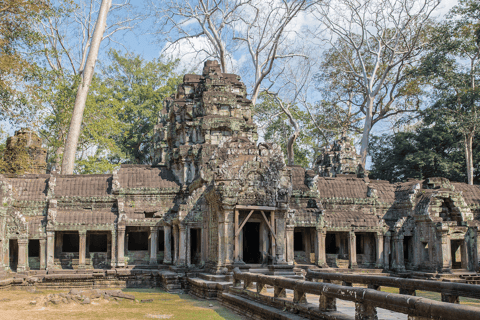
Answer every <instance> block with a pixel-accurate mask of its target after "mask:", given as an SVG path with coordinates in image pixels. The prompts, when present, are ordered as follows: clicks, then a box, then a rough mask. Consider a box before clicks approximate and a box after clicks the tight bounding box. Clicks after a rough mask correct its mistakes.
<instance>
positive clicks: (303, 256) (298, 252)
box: [293, 227, 316, 264]
mask: <svg viewBox="0 0 480 320" xmlns="http://www.w3.org/2000/svg"><path fill="white" fill-rule="evenodd" d="M315 240H316V229H315V228H313V227H296V228H295V229H294V233H293V252H294V259H295V262H296V263H300V264H312V263H315Z"/></svg>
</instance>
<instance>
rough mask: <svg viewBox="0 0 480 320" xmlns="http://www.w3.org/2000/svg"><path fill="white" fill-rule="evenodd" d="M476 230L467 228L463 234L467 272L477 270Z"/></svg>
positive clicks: (475, 228)
mask: <svg viewBox="0 0 480 320" xmlns="http://www.w3.org/2000/svg"><path fill="white" fill-rule="evenodd" d="M477 238H478V230H477V227H468V230H467V233H466V234H465V248H466V250H467V270H468V271H476V270H477V269H478V252H477V247H478V242H477Z"/></svg>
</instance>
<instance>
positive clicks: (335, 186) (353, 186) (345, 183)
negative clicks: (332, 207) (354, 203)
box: [317, 176, 368, 199]
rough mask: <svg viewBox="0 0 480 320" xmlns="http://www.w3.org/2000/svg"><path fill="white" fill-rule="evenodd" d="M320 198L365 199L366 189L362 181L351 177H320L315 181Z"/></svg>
mask: <svg viewBox="0 0 480 320" xmlns="http://www.w3.org/2000/svg"><path fill="white" fill-rule="evenodd" d="M317 186H318V192H319V194H320V198H350V199H359V198H367V191H368V187H367V185H366V184H365V181H364V180H363V179H359V178H356V177H354V176H352V177H345V176H343V177H336V178H328V177H325V178H323V177H320V178H318V180H317Z"/></svg>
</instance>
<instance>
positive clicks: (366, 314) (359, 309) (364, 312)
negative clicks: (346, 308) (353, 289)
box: [355, 302, 378, 320]
mask: <svg viewBox="0 0 480 320" xmlns="http://www.w3.org/2000/svg"><path fill="white" fill-rule="evenodd" d="M377 319H378V317H377V308H375V307H374V306H372V305H370V304H369V303H361V302H355V320H377Z"/></svg>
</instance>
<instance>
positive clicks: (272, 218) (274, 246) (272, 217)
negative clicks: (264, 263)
mask: <svg viewBox="0 0 480 320" xmlns="http://www.w3.org/2000/svg"><path fill="white" fill-rule="evenodd" d="M270 226H271V227H272V229H273V232H274V233H275V234H276V232H277V231H276V229H275V211H270ZM270 241H272V255H273V261H272V264H275V263H276V260H277V259H276V257H275V253H276V252H277V243H276V239H275V237H274V236H273V234H272V236H271V237H270Z"/></svg>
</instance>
